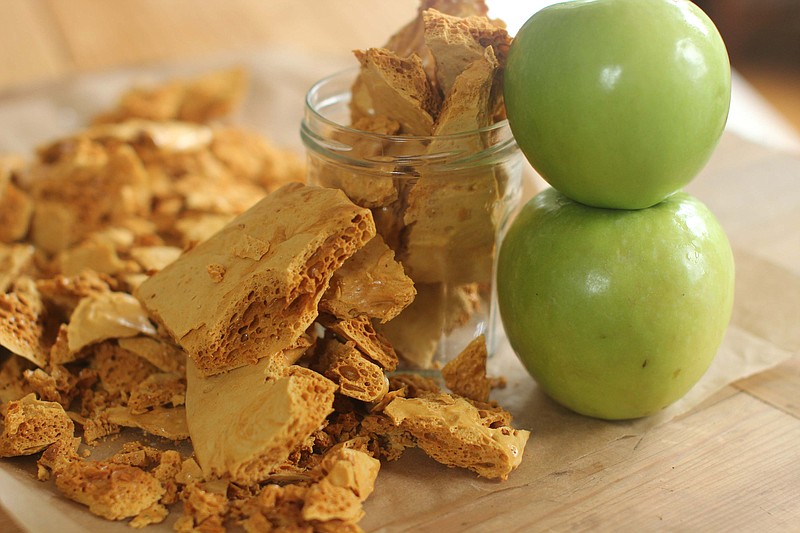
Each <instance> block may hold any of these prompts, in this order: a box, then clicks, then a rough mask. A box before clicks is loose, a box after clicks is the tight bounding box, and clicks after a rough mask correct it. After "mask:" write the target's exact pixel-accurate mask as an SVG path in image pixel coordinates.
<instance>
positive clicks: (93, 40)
mask: <svg viewBox="0 0 800 533" xmlns="http://www.w3.org/2000/svg"><path fill="white" fill-rule="evenodd" d="M416 6H417V2H416V1H415V0H369V1H366V0H361V1H357V0H337V1H335V2H331V1H326V0H303V1H296V0H269V1H264V0H203V1H200V2H198V1H196V0H167V1H164V0H115V1H103V0H25V1H17V0H3V1H0V96H1V95H2V91H4V90H9V89H14V90H17V91H18V90H21V88H23V87H25V86H28V85H31V84H42V83H46V82H52V81H55V80H60V79H63V78H64V77H69V76H78V75H81V74H84V73H90V72H93V71H98V70H103V69H108V68H112V67H119V66H129V65H142V64H148V63H152V62H160V61H165V60H170V61H174V60H181V59H192V58H199V57H204V56H208V55H213V54H217V53H230V52H236V51H238V50H242V51H244V50H248V51H252V50H254V49H257V48H258V47H264V46H270V45H273V44H281V45H286V44H287V43H289V44H291V45H292V46H296V47H297V49H299V50H303V51H306V52H311V53H319V54H334V53H339V52H341V53H348V51H349V50H351V49H353V48H364V47H368V46H372V45H376V44H379V43H382V42H384V41H385V39H386V37H387V36H388V34H389V33H391V32H392V31H394V29H396V28H398V27H399V26H400V25H401V24H402V23H403V22H405V21H406V20H408V19H410V18H411V17H412V16H413V13H414V12H415V10H416ZM745 74H746V75H748V76H752V78H749V79H752V80H754V82H753V85H754V86H755V87H756V88H758V89H759V90H762V91H763V92H764V93H765V94H769V95H770V98H771V99H772V102H773V103H774V104H776V105H777V106H778V107H779V109H784V110H785V113H786V115H787V117H788V118H789V119H790V120H792V121H794V122H795V124H798V125H800V104H797V98H798V94H800V93H793V90H792V89H791V87H794V88H795V89H797V87H800V78H797V77H795V76H794V75H793V74H785V73H777V74H776V73H770V72H758V71H757V69H753V70H752V71H746V72H745ZM759 76H760V77H759ZM775 80H777V81H775ZM793 84H795V85H793ZM781 102H784V103H786V105H785V106H784V107H781ZM793 106H797V107H793ZM0 127H2V125H0ZM795 168H796V170H797V172H796V173H795V176H796V177H797V176H800V160H798V163H797V166H796V167H795ZM787 187H789V188H788V189H787V190H788V194H790V195H793V198H795V199H797V198H798V197H800V179H796V180H795V181H794V182H793V185H792V184H790V185H788V186H787ZM723 193H724V191H723V192H721V194H723ZM793 206H794V207H796V206H797V204H793ZM797 213H798V212H797V211H796V210H795V211H794V214H792V213H788V214H787V215H786V217H785V218H782V219H780V220H781V222H780V223H779V224H780V225H778V226H777V227H774V228H770V232H784V233H786V232H795V234H796V232H797V231H798V227H800V226H798V225H794V226H792V224H794V222H798V223H800V219H798V218H797V217H798V216H800V215H798V214H797ZM793 221H794V222H793ZM786 242H789V243H790V244H791V243H792V242H797V241H796V239H795V241H791V240H789V241H785V240H784V241H781V243H782V244H781V246H782V247H783V249H763V248H762V249H759V250H757V253H758V254H759V257H765V260H764V263H765V267H764V268H765V269H767V270H769V269H778V270H780V271H781V272H782V273H783V275H785V276H789V277H793V278H792V279H793V280H794V281H795V282H796V281H797V279H798V277H800V245H799V246H798V247H797V248H794V247H789V248H786V245H785V243H786ZM798 244H800V243H798ZM758 246H760V245H759V244H758V243H754V244H753V247H754V248H758ZM763 246H766V244H764V245H763ZM775 246H777V244H776V245H775ZM773 279H775V278H773ZM764 283H765V293H764V294H765V296H764V301H762V302H756V303H757V304H758V306H761V307H760V308H761V309H762V310H763V309H768V308H769V306H770V298H771V296H770V294H773V293H777V294H780V293H781V292H782V291H783V290H784V287H785V285H782V284H780V282H776V283H778V285H777V286H770V285H769V284H770V282H769V280H768V279H765V281H764ZM794 287H797V283H795V285H794ZM793 290H794V289H793ZM770 291H772V292H770ZM781 297H786V295H785V294H783V295H782V296H781ZM798 298H800V295H798ZM754 312H757V311H754ZM765 312H766V311H765ZM795 319H796V320H794V322H790V323H791V324H793V326H792V327H797V326H798V325H800V324H798V322H800V316H798V317H795ZM765 327H768V326H766V325H765ZM797 331H800V328H797ZM766 334H770V332H767V333H766ZM783 334H784V335H785V337H784V338H786V339H788V340H787V341H785V342H786V343H787V345H786V346H782V348H784V349H786V350H789V351H791V353H794V354H795V356H794V357H793V358H792V359H790V360H789V361H788V362H786V363H784V364H781V365H780V366H778V367H775V368H773V369H771V370H768V371H766V372H763V373H760V374H757V375H755V376H752V377H749V378H747V379H744V380H741V381H738V382H736V383H734V384H732V385H731V386H729V387H726V388H725V389H724V390H722V391H720V393H718V394H716V395H715V396H714V397H713V398H711V399H709V400H708V401H706V402H705V403H704V404H703V405H701V406H700V407H698V408H696V409H695V410H693V411H692V412H691V413H689V414H687V415H685V416H683V417H681V418H680V419H679V420H675V421H672V422H670V423H668V424H666V425H664V426H661V427H658V428H656V429H654V430H652V431H650V432H648V433H647V434H645V435H644V437H641V438H636V439H622V440H619V441H616V442H614V443H613V444H612V445H609V447H607V448H606V449H600V450H596V451H595V452H594V453H591V454H589V455H587V456H584V457H581V458H580V459H578V460H576V461H574V462H573V463H572V464H570V465H569V468H567V469H564V470H563V471H559V472H555V473H552V474H551V475H549V476H547V477H546V478H545V479H540V480H536V485H535V486H531V485H522V486H518V487H515V488H514V489H511V490H509V491H497V492H492V493H487V495H486V497H485V498H484V500H483V501H479V502H464V504H463V505H461V506H455V507H453V508H450V509H445V510H442V511H441V512H440V513H437V514H436V515H434V516H420V517H418V519H417V520H416V521H415V523H414V524H413V529H414V530H416V531H437V532H438V533H443V532H445V531H462V530H469V531H498V530H502V529H503V528H504V524H505V523H506V522H505V521H504V516H507V515H508V514H509V513H514V514H515V515H516V516H525V517H526V518H525V520H524V522H525V524H527V525H528V527H529V529H527V530H535V531H544V530H547V531H550V530H552V531H659V530H669V531H759V532H760V533H766V532H768V531H798V530H800V446H798V444H800V356H798V355H797V354H798V353H800V333H794V334H793V333H792V332H788V333H786V332H784V333H783ZM409 527H412V526H411V525H409ZM21 531H22V529H20V528H19V527H18V526H17V525H16V524H15V523H14V522H13V520H12V519H11V518H10V517H9V516H8V514H7V513H6V512H5V511H3V510H2V508H0V532H5V533H19V532H21Z"/></svg>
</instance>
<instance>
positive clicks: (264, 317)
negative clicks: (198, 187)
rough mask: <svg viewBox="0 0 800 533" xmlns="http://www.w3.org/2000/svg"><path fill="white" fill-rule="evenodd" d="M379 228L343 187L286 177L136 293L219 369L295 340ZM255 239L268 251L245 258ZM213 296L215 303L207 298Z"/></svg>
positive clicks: (204, 363) (210, 369) (201, 362)
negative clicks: (220, 274) (337, 274)
mask: <svg viewBox="0 0 800 533" xmlns="http://www.w3.org/2000/svg"><path fill="white" fill-rule="evenodd" d="M300 210H302V211H300ZM374 234H375V227H374V224H373V222H372V217H371V215H370V213H369V211H368V210H365V209H362V208H358V207H356V206H355V205H354V204H352V203H351V202H350V201H348V200H347V198H346V197H345V196H344V194H343V193H341V191H335V190H332V189H321V188H317V187H311V186H304V185H300V184H293V185H287V186H284V187H282V188H281V189H279V190H278V191H275V192H274V193H272V194H270V195H269V196H267V197H265V198H264V199H263V200H261V201H260V202H259V203H258V204H257V205H256V206H254V207H253V208H252V209H250V210H248V211H247V212H246V213H244V214H242V215H240V216H239V217H237V218H236V219H234V220H233V221H232V222H231V223H229V224H228V225H227V226H225V228H223V229H222V230H221V231H220V232H219V233H217V234H215V235H214V236H212V237H211V238H209V239H208V240H206V241H204V242H202V243H200V244H198V245H197V246H196V247H194V248H192V249H191V250H189V251H188V252H186V253H184V254H183V255H182V256H181V257H180V258H179V259H178V260H177V261H175V262H174V263H172V264H170V265H169V266H167V267H166V268H165V269H163V270H161V271H160V272H158V273H156V274H155V275H153V276H152V277H151V278H149V279H148V280H147V281H145V282H144V283H142V284H141V285H140V286H139V287H138V288H137V290H136V292H135V295H136V296H137V298H139V300H140V301H141V302H142V304H143V305H144V307H145V308H146V309H147V310H148V312H149V313H150V315H151V316H152V317H153V318H154V319H156V321H157V322H159V323H160V324H161V325H163V326H164V327H165V329H166V331H168V332H169V334H170V335H171V336H172V337H173V338H174V339H175V341H176V342H177V343H178V344H180V345H181V346H182V347H183V349H184V350H186V352H187V353H188V354H189V355H190V357H192V359H193V360H194V361H195V363H196V364H197V367H198V369H199V370H200V371H201V372H202V373H203V374H204V375H211V374H216V373H220V372H223V371H226V370H229V369H232V368H236V367H239V366H242V365H246V364H249V363H252V362H254V361H255V360H256V359H258V358H259V357H261V356H263V355H269V354H274V353H278V352H280V351H281V350H282V349H284V348H287V347H288V346H290V345H291V344H292V343H293V342H294V341H295V340H296V339H297V338H298V337H299V336H300V335H301V334H302V333H303V332H304V331H305V330H306V329H307V328H308V327H309V326H310V325H311V323H312V322H313V321H314V319H315V318H316V315H317V304H318V302H319V299H320V298H321V297H322V294H323V293H324V291H325V290H326V289H327V287H328V282H329V280H330V277H331V275H332V274H333V272H334V271H335V270H336V269H337V268H338V267H339V266H341V264H342V263H343V262H344V261H345V260H346V259H347V258H348V257H350V256H351V255H353V254H354V253H355V252H356V250H358V249H359V248H361V247H362V246H363V245H364V243H365V242H366V241H368V240H369V239H370V238H372V237H373V236H374ZM252 241H255V242H260V243H264V244H263V245H260V246H259V248H258V251H254V252H253V253H256V254H257V255H259V254H262V252H263V255H260V257H259V259H258V260H257V261H256V260H248V259H246V258H242V257H241V255H242V252H241V250H244V249H249V250H251V251H252V250H253V247H252V244H251V242H252ZM237 250H238V251H239V252H238V256H237V254H236V253H235V251H237ZM217 264H219V265H223V266H224V267H225V276H224V278H223V279H222V280H221V281H220V282H216V281H215V280H213V279H211V278H210V277H209V276H208V274H207V269H208V265H217ZM192 301H194V302H197V304H195V305H190V306H187V305H184V303H183V302H192ZM209 301H213V302H217V305H215V306H214V307H212V308H209V307H208V306H204V305H202V304H201V302H209Z"/></svg>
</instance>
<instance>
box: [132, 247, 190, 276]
mask: <svg viewBox="0 0 800 533" xmlns="http://www.w3.org/2000/svg"><path fill="white" fill-rule="evenodd" d="M182 253H183V249H181V248H178V247H177V246H135V247H133V248H131V249H130V251H129V254H130V256H131V258H132V259H133V260H134V261H136V262H137V263H138V264H139V265H140V266H141V267H142V269H143V270H145V271H146V272H150V273H155V272H158V271H159V270H162V269H163V268H164V267H166V266H167V265H168V264H170V263H172V262H173V261H175V260H176V259H178V257H180V255H181V254H182Z"/></svg>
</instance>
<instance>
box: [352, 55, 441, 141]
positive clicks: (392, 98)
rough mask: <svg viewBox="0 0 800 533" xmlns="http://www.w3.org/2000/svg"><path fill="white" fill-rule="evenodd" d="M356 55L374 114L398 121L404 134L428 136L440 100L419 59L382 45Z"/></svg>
mask: <svg viewBox="0 0 800 533" xmlns="http://www.w3.org/2000/svg"><path fill="white" fill-rule="evenodd" d="M355 55H356V58H357V59H358V61H359V62H360V63H361V73H360V78H361V83H362V84H363V87H365V88H366V90H367V91H368V94H369V99H370V101H371V103H372V108H373V110H374V113H375V114H377V115H383V116H386V117H388V118H391V119H394V120H396V121H397V122H399V123H400V126H401V133H403V134H406V135H430V134H431V132H432V131H433V121H434V117H435V115H436V113H437V111H438V109H439V106H440V105H441V102H440V98H439V95H438V93H436V92H435V91H434V90H433V89H432V88H431V86H430V83H429V82H428V77H427V75H426V73H425V70H424V68H423V66H422V60H420V58H419V57H418V56H409V57H407V58H403V57H400V56H398V55H396V54H395V53H393V52H391V51H389V50H386V49H381V48H370V49H368V50H363V51H362V50H357V51H356V52H355Z"/></svg>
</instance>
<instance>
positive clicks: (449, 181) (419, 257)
mask: <svg viewBox="0 0 800 533" xmlns="http://www.w3.org/2000/svg"><path fill="white" fill-rule="evenodd" d="M496 70H497V61H496V60H495V59H494V56H493V55H492V53H491V48H487V49H486V56H485V57H484V58H482V59H481V60H478V61H475V62H474V63H473V64H472V65H471V66H470V67H469V68H468V69H467V70H465V71H464V72H463V73H462V74H461V75H459V77H458V78H457V79H456V81H455V85H454V86H453V89H452V91H451V93H450V95H449V98H448V99H447V100H446V101H445V105H444V108H443V109H442V112H441V114H440V116H439V119H438V121H437V125H436V128H435V131H434V133H435V136H434V140H433V141H432V142H431V146H430V150H431V152H432V153H438V152H444V153H449V152H455V153H463V154H471V153H475V152H478V151H481V150H482V149H483V148H484V147H483V146H481V145H480V143H481V142H483V141H481V140H480V138H479V137H478V136H467V137H466V139H468V141H465V140H464V138H463V137H462V136H457V137H453V136H446V135H447V134H450V133H458V132H464V131H475V130H477V129H480V128H481V127H485V126H488V125H490V123H491V120H492V117H491V114H490V112H489V104H488V100H489V97H490V95H491V89H492V83H493V79H494V76H495V72H496ZM441 136H445V137H441ZM473 139H474V140H473ZM473 143H478V144H477V145H476V144H473ZM451 174H455V175H448V176H443V175H441V174H436V173H430V172H428V173H422V174H421V176H420V178H419V180H418V181H417V183H416V184H415V185H414V186H413V187H412V188H411V190H410V192H409V193H408V199H407V201H408V207H407V208H406V211H405V214H404V218H403V220H404V223H405V224H406V226H407V232H406V239H405V249H404V251H403V253H401V254H400V260H401V262H402V263H403V265H405V267H406V269H407V272H408V274H409V276H411V278H412V279H413V280H414V281H415V282H417V283H420V282H422V283H434V282H449V283H455V284H465V283H473V282H478V283H488V282H490V281H491V275H492V258H493V252H494V249H495V224H494V213H493V208H492V206H494V205H495V204H496V203H497V200H498V187H497V184H496V181H495V176H494V171H493V169H492V168H491V167H490V168H487V169H483V170H476V169H470V171H469V172H462V173H451ZM465 257H469V258H470V260H469V261H464V258H465Z"/></svg>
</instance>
